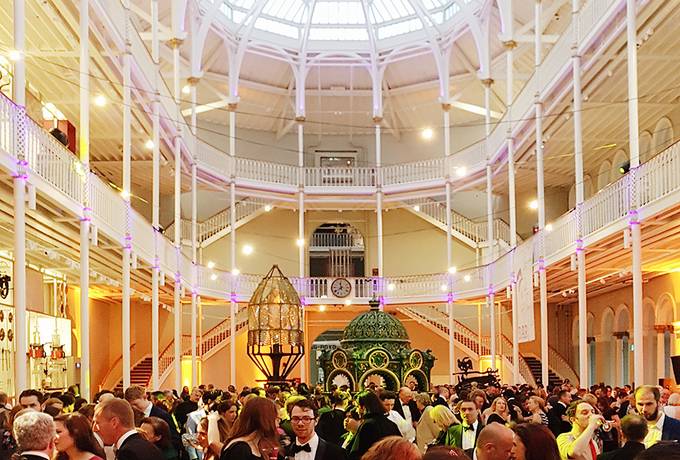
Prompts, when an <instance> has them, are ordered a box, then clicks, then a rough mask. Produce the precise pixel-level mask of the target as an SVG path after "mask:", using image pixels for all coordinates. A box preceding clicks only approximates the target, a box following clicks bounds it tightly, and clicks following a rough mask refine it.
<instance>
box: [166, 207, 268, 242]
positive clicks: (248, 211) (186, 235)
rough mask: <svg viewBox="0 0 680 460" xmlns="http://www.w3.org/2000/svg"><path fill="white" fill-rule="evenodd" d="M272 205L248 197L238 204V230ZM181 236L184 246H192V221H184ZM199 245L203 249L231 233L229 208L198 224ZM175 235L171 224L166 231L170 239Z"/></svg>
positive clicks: (173, 225)
mask: <svg viewBox="0 0 680 460" xmlns="http://www.w3.org/2000/svg"><path fill="white" fill-rule="evenodd" d="M268 206H271V203H270V202H269V201H266V200H262V199H260V198H252V197H247V198H244V199H242V200H240V201H237V202H236V228H237V229H238V228H239V227H241V226H242V225H245V224H247V223H248V222H250V221H251V220H253V219H254V218H256V217H258V216H259V215H261V214H263V213H265V212H267V211H268V210H270V209H271V208H269V207H268ZM180 222H181V228H180V235H181V238H180V239H181V241H182V244H186V245H189V244H191V220H188V219H182V220H181V221H180ZM196 233H197V237H196V238H197V240H198V245H199V246H200V247H202V248H204V247H206V246H209V245H210V244H212V243H214V242H215V241H217V240H219V239H220V238H222V237H224V236H226V235H228V234H229V233H231V209H230V208H227V209H225V210H223V211H220V212H218V213H217V214H215V215H213V216H211V217H209V218H208V219H206V220H204V221H203V222H197V223H196ZM174 234H175V223H174V222H173V223H171V224H170V225H169V226H168V227H167V229H166V230H165V235H166V236H167V237H168V238H171V239H172V238H173V236H174Z"/></svg>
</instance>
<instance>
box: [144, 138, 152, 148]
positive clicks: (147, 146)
mask: <svg viewBox="0 0 680 460" xmlns="http://www.w3.org/2000/svg"><path fill="white" fill-rule="evenodd" d="M144 147H146V148H147V149H149V150H151V149H153V141H152V140H151V139H149V140H148V141H146V143H145V144H144Z"/></svg>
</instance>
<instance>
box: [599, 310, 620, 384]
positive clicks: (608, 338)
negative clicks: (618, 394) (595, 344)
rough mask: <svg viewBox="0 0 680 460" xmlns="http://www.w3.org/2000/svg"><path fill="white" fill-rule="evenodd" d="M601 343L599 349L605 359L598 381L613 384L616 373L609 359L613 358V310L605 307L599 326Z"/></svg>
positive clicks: (612, 362)
mask: <svg viewBox="0 0 680 460" xmlns="http://www.w3.org/2000/svg"><path fill="white" fill-rule="evenodd" d="M600 331H601V341H600V348H601V350H602V356H604V357H605V359H604V360H603V363H602V364H603V365H602V366H601V367H600V371H601V375H599V376H598V377H599V378H598V380H599V381H601V382H614V381H615V378H616V372H615V370H614V361H613V360H612V359H611V357H612V356H614V353H615V351H614V348H615V347H614V310H612V309H611V308H610V307H607V308H606V309H605V311H604V313H603V314H602V324H601V326H600Z"/></svg>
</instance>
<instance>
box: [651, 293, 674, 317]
mask: <svg viewBox="0 0 680 460" xmlns="http://www.w3.org/2000/svg"><path fill="white" fill-rule="evenodd" d="M675 318H677V315H676V311H675V299H674V298H673V295H672V294H671V293H670V292H664V293H663V294H661V295H660V296H659V298H658V300H657V301H656V322H657V324H671V323H673V321H675Z"/></svg>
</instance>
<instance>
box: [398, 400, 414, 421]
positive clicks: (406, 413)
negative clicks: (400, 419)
mask: <svg viewBox="0 0 680 460" xmlns="http://www.w3.org/2000/svg"><path fill="white" fill-rule="evenodd" d="M399 404H401V410H403V411H404V420H406V421H407V422H408V423H409V424H411V425H413V416H412V415H411V408H410V407H408V404H404V403H402V402H401V400H399Z"/></svg>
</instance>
